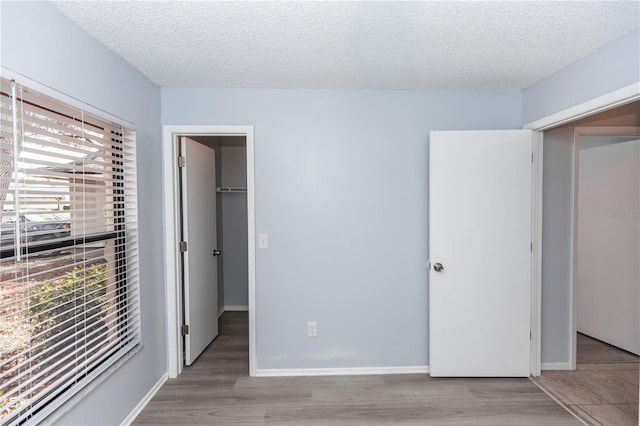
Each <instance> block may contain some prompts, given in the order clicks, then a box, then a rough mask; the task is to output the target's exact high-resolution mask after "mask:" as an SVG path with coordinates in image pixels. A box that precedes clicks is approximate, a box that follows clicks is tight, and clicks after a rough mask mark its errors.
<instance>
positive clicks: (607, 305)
mask: <svg viewBox="0 0 640 426" xmlns="http://www.w3.org/2000/svg"><path fill="white" fill-rule="evenodd" d="M579 174H580V179H579V209H578V253H577V256H578V258H577V261H578V265H577V266H578V268H577V282H576V285H577V289H576V295H577V301H576V302H577V310H578V331H579V332H581V333H584V334H587V335H589V336H592V337H595V338H597V339H600V340H602V341H605V342H607V343H610V344H612V345H615V346H618V347H620V348H622V349H625V350H627V351H630V352H634V353H636V354H640V332H639V327H640V304H639V303H638V301H639V300H640V261H639V259H640V141H632V142H624V143H616V144H611V145H605V146H599V147H594V148H588V149H582V150H581V151H580V167H579Z"/></svg>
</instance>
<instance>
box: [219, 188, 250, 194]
mask: <svg viewBox="0 0 640 426" xmlns="http://www.w3.org/2000/svg"><path fill="white" fill-rule="evenodd" d="M216 192H222V193H225V192H247V188H239V187H232V186H219V187H217V188H216Z"/></svg>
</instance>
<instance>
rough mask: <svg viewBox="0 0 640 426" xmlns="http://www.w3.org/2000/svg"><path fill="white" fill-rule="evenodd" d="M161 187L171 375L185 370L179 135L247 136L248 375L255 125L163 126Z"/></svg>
mask: <svg viewBox="0 0 640 426" xmlns="http://www.w3.org/2000/svg"><path fill="white" fill-rule="evenodd" d="M162 134H163V137H162V171H163V173H162V188H163V198H164V208H163V213H164V217H163V220H164V251H165V265H164V275H165V290H166V309H167V318H166V321H167V323H166V327H167V363H168V374H169V377H170V378H175V377H177V376H178V375H179V374H180V373H181V372H182V366H183V353H182V352H183V351H182V340H181V338H180V331H179V330H180V325H181V321H182V320H181V318H182V309H181V305H182V292H181V291H180V283H181V276H180V270H179V265H180V253H179V250H178V246H177V241H178V232H177V220H178V217H179V216H178V211H177V208H178V206H179V199H178V196H179V191H178V190H177V188H178V179H177V173H176V169H177V167H176V158H177V155H176V144H175V140H176V137H177V136H178V135H180V136H202V135H215V136H245V137H246V148H247V219H248V223H247V228H248V275H249V374H250V375H251V376H255V370H256V326H255V277H256V274H255V264H256V262H255V254H256V247H255V177H254V176H255V163H254V141H253V126H191V125H165V126H162Z"/></svg>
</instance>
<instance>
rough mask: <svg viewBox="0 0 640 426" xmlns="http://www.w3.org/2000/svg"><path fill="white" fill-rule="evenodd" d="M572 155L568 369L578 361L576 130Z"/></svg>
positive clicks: (578, 154) (577, 180)
mask: <svg viewBox="0 0 640 426" xmlns="http://www.w3.org/2000/svg"><path fill="white" fill-rule="evenodd" d="M571 147H572V149H573V156H572V159H571V170H572V173H571V209H570V210H571V215H570V217H571V222H572V223H571V228H570V229H569V239H570V241H571V248H570V252H569V259H570V264H571V270H570V271H569V300H570V302H569V309H570V310H571V312H570V314H571V335H570V337H569V369H570V370H575V369H576V364H577V362H578V333H577V329H578V304H577V297H576V288H577V284H576V280H577V276H578V205H579V204H578V194H579V188H578V185H579V181H580V179H579V177H580V174H579V173H580V171H579V168H580V142H579V141H578V132H577V131H576V130H575V128H574V131H573V143H572V144H571Z"/></svg>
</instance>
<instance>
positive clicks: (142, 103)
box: [0, 1, 166, 425]
mask: <svg viewBox="0 0 640 426" xmlns="http://www.w3.org/2000/svg"><path fill="white" fill-rule="evenodd" d="M0 11H1V26H0V28H1V35H0V40H1V43H2V44H1V49H0V52H1V54H0V55H1V56H0V64H2V66H3V67H6V68H7V69H9V70H11V71H13V72H15V73H18V74H21V75H24V76H26V77H28V78H30V79H32V80H35V81H37V82H39V83H41V84H44V85H47V86H49V87H51V88H53V89H55V90H57V91H59V92H62V93H64V94H66V95H69V96H71V97H74V98H76V99H78V100H80V101H82V102H85V103H87V104H90V105H93V106H94V107H97V108H99V109H102V110H104V111H106V112H108V113H110V114H112V115H115V116H117V117H121V118H122V119H124V120H127V121H129V122H131V123H133V124H134V125H135V128H136V139H137V154H138V157H137V158H138V206H139V216H140V218H143V219H144V220H140V221H139V233H140V234H139V245H140V295H141V320H142V322H141V327H142V350H141V351H140V352H138V353H137V354H136V355H135V356H134V357H133V358H131V359H129V360H128V361H127V362H125V363H124V364H123V365H122V367H121V368H120V369H119V370H118V371H116V372H115V373H114V374H112V375H110V376H109V377H108V378H107V379H106V380H105V381H104V382H102V383H100V385H99V386H98V387H97V388H96V389H94V390H93V391H92V392H90V393H88V394H87V395H85V396H84V398H83V399H82V400H81V401H80V402H79V403H78V404H77V405H75V406H74V407H73V408H72V409H71V410H70V411H68V412H67V414H66V415H65V416H64V417H62V418H61V419H60V420H59V423H60V424H64V425H115V424H119V423H120V422H121V421H122V420H124V418H125V417H126V416H127V415H128V414H129V412H130V411H131V410H132V409H133V408H134V407H135V406H136V404H137V403H138V401H140V400H141V399H142V397H143V396H144V395H145V394H146V393H147V392H148V391H149V389H151V387H152V386H153V385H154V384H155V383H156V382H157V381H158V379H159V378H160V377H161V376H162V375H163V374H164V373H165V371H166V349H165V342H166V339H165V330H164V329H165V327H164V324H165V320H164V316H165V309H164V306H165V300H164V287H163V285H162V283H163V282H164V276H163V272H162V259H163V256H164V254H163V249H162V245H163V243H162V241H163V239H162V232H163V231H162V230H163V226H162V216H161V211H162V202H161V200H162V193H161V186H160V185H159V182H161V162H162V159H161V155H160V153H161V150H160V149H159V148H160V90H159V89H158V87H157V86H155V85H154V84H152V83H151V82H150V81H149V80H148V79H147V78H145V77H144V76H143V75H142V74H140V73H139V72H138V71H136V70H135V69H133V68H132V67H131V66H130V65H129V64H127V63H126V62H125V61H124V60H123V59H122V58H121V57H119V56H118V55H116V54H115V53H113V52H112V51H110V50H109V49H107V48H106V47H104V46H103V45H101V44H100V43H98V42H97V41H96V40H95V39H94V38H92V37H90V36H89V35H87V33H85V32H84V31H82V30H81V29H80V28H79V27H77V26H76V25H75V24H74V23H72V22H71V21H70V20H69V19H68V18H66V17H65V16H63V15H62V14H61V13H60V12H59V11H58V10H57V9H56V8H55V7H54V6H53V5H51V4H50V3H48V2H7V1H2V2H0ZM17 80H20V79H19V78H18V79H17Z"/></svg>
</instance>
